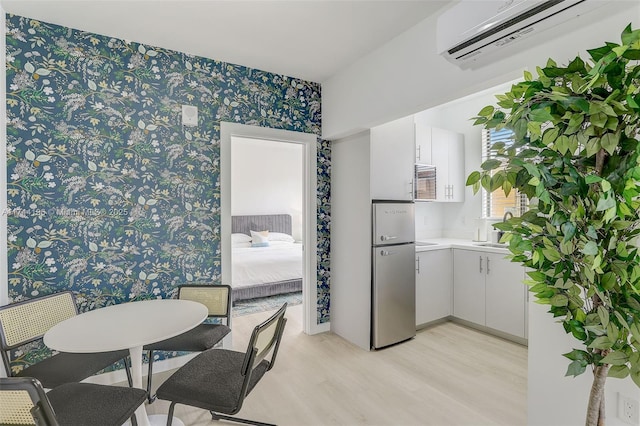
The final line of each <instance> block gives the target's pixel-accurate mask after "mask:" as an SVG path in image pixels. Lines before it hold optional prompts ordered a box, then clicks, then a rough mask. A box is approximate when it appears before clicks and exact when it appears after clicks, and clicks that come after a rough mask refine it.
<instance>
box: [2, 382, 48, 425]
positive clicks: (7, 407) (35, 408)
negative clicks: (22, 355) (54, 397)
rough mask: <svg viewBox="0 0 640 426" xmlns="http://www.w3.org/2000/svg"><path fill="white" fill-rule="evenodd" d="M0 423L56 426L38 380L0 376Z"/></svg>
mask: <svg viewBox="0 0 640 426" xmlns="http://www.w3.org/2000/svg"><path fill="white" fill-rule="evenodd" d="M0 407H2V409H1V410H0V424H2V425H47V426H58V421H57V420H56V417H55V414H54V412H53V408H52V407H51V404H50V403H49V400H48V399H47V395H46V394H45V392H44V389H43V388H42V385H41V384H40V382H39V381H38V380H36V379H34V378H31V377H2V378H0Z"/></svg>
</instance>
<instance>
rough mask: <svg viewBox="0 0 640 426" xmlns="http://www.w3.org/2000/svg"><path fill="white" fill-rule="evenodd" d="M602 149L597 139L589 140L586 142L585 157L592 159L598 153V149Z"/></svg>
mask: <svg viewBox="0 0 640 426" xmlns="http://www.w3.org/2000/svg"><path fill="white" fill-rule="evenodd" d="M601 147H602V145H600V139H599V138H591V139H589V141H588V142H587V146H586V149H587V152H586V154H587V157H593V156H594V155H596V154H597V153H598V151H600V148H601Z"/></svg>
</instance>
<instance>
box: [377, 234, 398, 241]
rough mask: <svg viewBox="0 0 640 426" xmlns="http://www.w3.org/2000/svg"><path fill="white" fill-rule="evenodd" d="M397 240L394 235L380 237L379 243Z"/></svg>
mask: <svg viewBox="0 0 640 426" xmlns="http://www.w3.org/2000/svg"><path fill="white" fill-rule="evenodd" d="M397 238H398V237H397V236H395V235H381V236H380V240H381V241H389V240H395V239H397Z"/></svg>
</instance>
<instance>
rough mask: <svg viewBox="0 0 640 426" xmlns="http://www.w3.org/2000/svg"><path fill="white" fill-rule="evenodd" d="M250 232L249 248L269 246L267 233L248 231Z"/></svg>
mask: <svg viewBox="0 0 640 426" xmlns="http://www.w3.org/2000/svg"><path fill="white" fill-rule="evenodd" d="M250 232H251V247H268V246H269V231H259V232H258V231H250Z"/></svg>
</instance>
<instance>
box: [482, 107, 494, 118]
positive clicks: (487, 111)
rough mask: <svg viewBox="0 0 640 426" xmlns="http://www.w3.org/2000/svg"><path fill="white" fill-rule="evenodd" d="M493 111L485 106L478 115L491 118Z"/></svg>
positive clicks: (492, 108)
mask: <svg viewBox="0 0 640 426" xmlns="http://www.w3.org/2000/svg"><path fill="white" fill-rule="evenodd" d="M493 111H495V108H494V107H493V106H492V105H487V106H486V107H484V108H482V109H481V110H480V112H479V113H478V115H479V116H480V117H491V115H492V114H493Z"/></svg>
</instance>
